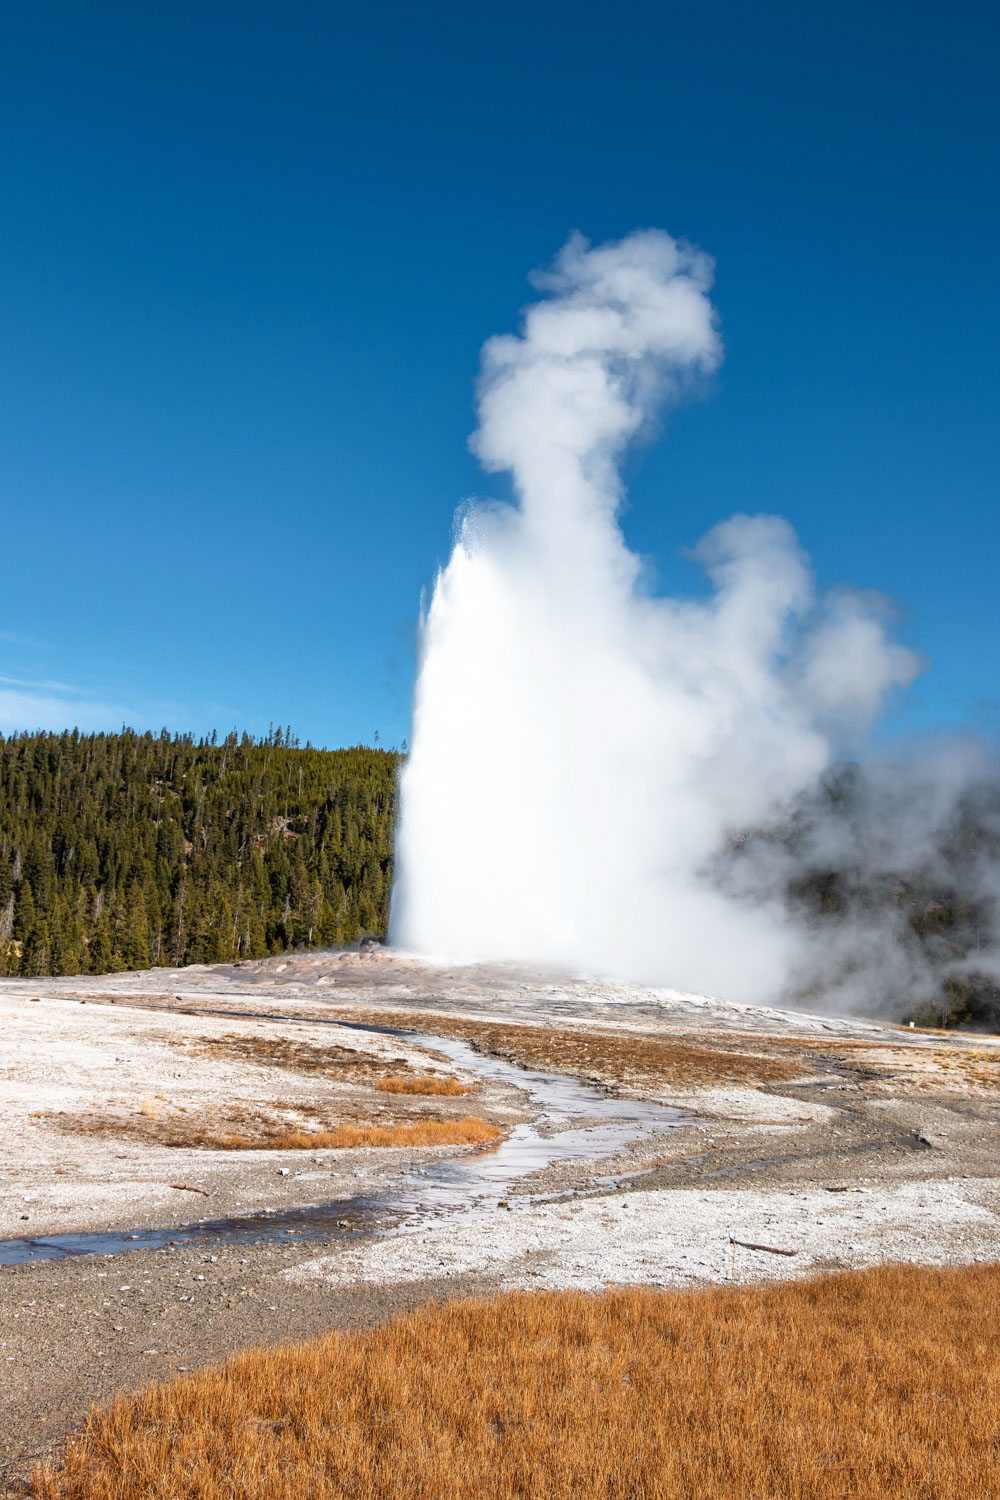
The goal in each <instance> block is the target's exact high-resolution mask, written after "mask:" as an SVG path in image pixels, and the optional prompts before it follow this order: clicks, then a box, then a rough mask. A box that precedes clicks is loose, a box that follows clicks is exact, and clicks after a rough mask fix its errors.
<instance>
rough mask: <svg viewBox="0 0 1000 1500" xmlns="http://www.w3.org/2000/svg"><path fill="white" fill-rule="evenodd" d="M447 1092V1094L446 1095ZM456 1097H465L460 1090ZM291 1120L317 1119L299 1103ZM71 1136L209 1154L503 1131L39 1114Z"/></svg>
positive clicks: (454, 1122) (152, 1110) (440, 1139)
mask: <svg viewBox="0 0 1000 1500" xmlns="http://www.w3.org/2000/svg"><path fill="white" fill-rule="evenodd" d="M448 1092H450V1091H448ZM460 1092H464V1091H462V1090H460ZM294 1113H295V1114H296V1115H306V1114H308V1115H313V1116H315V1115H320V1114H322V1111H321V1110H319V1109H317V1108H315V1107H312V1108H310V1106H308V1105H307V1104H305V1103H303V1102H297V1103H296V1104H295V1105H294ZM36 1118H39V1119H47V1120H49V1121H50V1122H51V1123H53V1124H55V1125H57V1126H58V1127H59V1128H60V1129H61V1130H65V1131H66V1132H68V1133H69V1134H75V1135H119V1136H122V1137H124V1138H126V1139H128V1140H130V1141H134V1142H140V1143H142V1144H144V1145H154V1146H169V1147H173V1148H176V1149H183V1150H189V1151H191V1150H208V1151H320V1150H329V1149H335V1150H336V1149H341V1150H348V1149H351V1148H356V1147H359V1146H468V1145H473V1144H489V1143H493V1142H496V1141H499V1140H500V1138H501V1136H502V1135H503V1131H502V1130H501V1129H500V1128H499V1127H498V1126H496V1125H491V1124H490V1123H489V1122H488V1121H486V1120H481V1119H479V1118H478V1117H477V1116H475V1115H468V1116H466V1117H465V1118H463V1119H451V1120H441V1119H432V1118H429V1117H428V1116H425V1115H418V1116H416V1117H415V1118H411V1119H403V1120H387V1121H379V1122H377V1123H360V1124H359V1123H358V1122H356V1121H342V1122H339V1123H337V1124H335V1125H329V1126H323V1125H313V1124H309V1125H305V1126H304V1125H302V1124H301V1123H300V1122H298V1121H293V1120H288V1119H284V1120H283V1119H281V1118H278V1117H276V1116H275V1115H273V1114H271V1115H265V1114H263V1113H261V1112H259V1111H253V1110H250V1109H247V1108H242V1107H241V1108H234V1109H230V1110H227V1111H217V1112H215V1113H214V1114H213V1115H211V1116H207V1117H206V1116H200V1115H188V1114H186V1113H173V1114H171V1115H169V1116H167V1117H164V1116H162V1115H161V1113H160V1107H159V1106H157V1105H156V1104H155V1103H151V1102H150V1100H149V1099H148V1098H147V1099H146V1100H144V1101H143V1106H142V1109H141V1110H140V1111H139V1113H138V1114H136V1115H129V1116H124V1117H122V1116H108V1115H59V1114H57V1115H39V1116H37V1117H36Z"/></svg>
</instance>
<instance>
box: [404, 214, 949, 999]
mask: <svg viewBox="0 0 1000 1500" xmlns="http://www.w3.org/2000/svg"><path fill="white" fill-rule="evenodd" d="M535 281H536V285H537V286H538V288H539V289H540V291H541V292H542V293H543V294H545V295H544V297H543V299H542V300H539V301H537V302H536V303H534V304H533V305H531V306H530V307H529V308H528V310H527V312H526V313H525V315H524V321H523V328H522V331H521V333H520V335H518V336H502V337H498V338H493V339H490V340H489V342H488V343H487V344H486V345H485V348H484V350H483V359H482V372H481V377H480V383H479V408H478V409H479V426H478V430H477V432H476V434H475V437H474V439H473V446H474V451H475V452H476V454H477V456H478V457H479V459H480V461H481V462H482V464H483V466H484V467H485V468H486V469H487V470H490V471H502V470H508V471H510V473H511V475H512V478H513V484H514V489H515V493H516V496H517V502H518V503H517V505H516V506H513V505H501V504H477V505H472V506H469V507H468V508H467V509H466V510H465V511H464V514H463V515H462V518H461V520H460V523H459V526H458V533H457V539H456V542H455V546H454V551H453V553H452V556H451V559H450V561H449V562H448V565H447V567H446V568H445V569H444V570H443V571H442V572H441V573H440V575H439V577H438V579H437V581H436V586H435V588H434V592H433V597H432V600H431V603H430V606H429V609H428V610H427V612H426V615H425V618H424V620H423V623H422V640H421V655H420V664H419V673H418V681H417V687H416V695H415V703H414V728H413V743H412V750H411V753H410V757H409V760H408V763H407V766H406V769H405V772H404V775H403V781H402V789H401V790H402V808H401V819H400V827H399V833H398V840H397V870H398V874H397V883H396V889H395V892H394V898H393V914H392V926H391V937H392V940H393V941H394V942H395V943H397V944H399V945H400V946H403V947H406V948H409V949H413V950H416V951H420V952H424V953H428V954H432V955H437V956H441V957H448V958H454V959H517V960H531V961H535V962H541V963H546V964H552V965H556V966H560V967H569V968H572V969H575V970H580V969H583V970H589V971H591V972H595V973H600V974H604V975H617V976H621V977H627V978H630V979H636V980H643V981H647V982H652V983H659V984H668V985H672V986H676V987H678V988H685V989H693V990H698V991H701V992H712V993H719V994H723V995H726V996H728V997H731V998H735V999H743V1000H762V999H766V1000H769V1001H774V1000H775V999H778V998H780V997H782V996H787V995H788V994H789V993H792V992H795V993H800V994H801V993H803V992H806V991H811V992H812V993H813V995H815V992H816V990H817V987H818V986H822V987H824V988H825V989H826V990H827V991H828V992H831V991H836V998H837V999H838V1000H839V1001H843V1000H845V999H848V1000H849V999H851V998H852V996H851V993H849V992H850V991H851V988H852V986H853V987H855V989H857V987H858V986H859V985H860V986H861V988H863V989H867V991H871V990H872V987H873V986H874V987H875V989H878V986H879V985H881V986H882V988H883V989H885V987H886V985H888V984H890V982H891V984H893V985H896V986H897V987H898V985H899V984H900V983H904V984H911V983H914V982H917V981H918V980H920V979H921V976H920V975H915V970H914V963H916V968H918V969H919V967H920V963H921V962H923V960H919V961H915V960H913V959H912V957H911V958H904V959H900V956H899V955H900V953H902V952H903V950H904V949H905V944H903V945H902V947H899V945H898V944H897V949H898V951H896V952H895V953H894V955H893V956H890V957H887V955H886V953H885V952H883V951H882V950H883V949H884V948H886V946H887V944H886V938H887V932H886V926H885V920H884V917H883V915H880V916H879V917H878V919H874V918H872V919H869V916H868V915H866V914H865V913H864V912H859V911H858V910H857V909H856V906H857V903H856V902H854V903H853V904H852V901H851V893H850V891H849V890H847V888H846V887H844V886H843V884H842V888H841V889H840V890H839V891H838V894H837V900H839V901H840V902H841V905H842V907H843V911H842V913H841V916H842V920H840V921H839V922H836V923H828V924H826V926H825V927H822V930H818V929H817V924H816V923H815V922H814V921H812V920H811V919H809V920H807V919H806V918H805V917H804V916H803V912H802V910H801V909H800V907H797V906H796V904H795V902H794V901H793V900H791V899H790V896H789V892H790V890H791V889H793V888H794V886H795V881H796V878H797V876H798V875H800V874H801V872H802V871H804V870H814V869H817V868H821V867H822V866H823V861H824V860H827V861H828V860H829V859H830V858H831V857H833V855H834V853H836V855H837V857H838V858H840V861H841V864H842V865H845V866H850V867H852V868H855V869H856V867H857V866H858V861H859V860H860V861H861V862H862V863H864V865H865V871H866V876H865V878H866V879H868V878H869V876H871V875H872V873H873V872H875V873H876V874H877V873H878V872H880V871H882V870H884V871H890V870H891V869H892V868H893V867H894V865H893V861H894V859H895V857H896V854H897V853H898V847H899V843H900V840H901V839H903V838H904V837H909V835H904V834H903V833H902V831H901V830H902V829H903V827H904V825H906V824H907V820H908V819H910V820H911V821H912V810H911V809H908V808H906V809H904V808H901V807H900V808H896V809H895V811H894V810H893V809H892V807H891V799H889V800H888V802H887V800H886V798H884V797H878V796H875V798H874V803H873V801H872V797H871V795H870V790H871V789H870V785H869V782H868V781H867V780H866V781H865V782H864V789H863V790H862V789H861V786H860V783H859V782H858V780H857V777H858V776H861V775H863V774H865V773H861V772H860V771H858V772H855V773H852V774H853V775H854V778H855V779H854V780H853V781H852V782H851V789H850V800H851V807H852V810H853V811H852V817H853V822H852V821H851V819H850V818H849V819H847V820H846V821H845V819H844V818H843V817H840V819H839V820H831V818H830V817H829V816H828V815H827V811H828V807H829V805H830V803H831V799H832V800H833V802H836V801H837V797H838V796H839V798H840V804H841V805H842V804H843V799H844V795H845V793H844V786H843V780H842V774H841V772H840V771H839V770H838V767H839V766H840V765H841V763H842V757H843V754H844V748H845V746H853V747H857V746H859V745H862V744H863V743H864V740H865V736H866V734H867V733H868V731H869V729H870V727H871V725H872V723H873V721H874V720H875V719H876V718H877V716H878V715H879V713H880V711H881V710H882V707H883V704H884V701H885V698H886V695H887V694H888V693H889V692H890V691H891V690H892V689H893V688H894V687H896V686H901V685H905V684H908V683H909V682H910V681H911V680H912V678H913V677H914V675H915V674H916V672H917V670H918V665H919V664H918V661H917V659H916V658H915V657H914V655H913V654H912V653H911V652H910V651H909V650H907V649H905V648H904V647H903V646H901V645H899V644H896V643H895V642H894V641H893V640H892V639H891V637H890V634H889V630H888V625H889V611H888V610H887V608H886V605H885V602H884V601H883V600H882V599H881V598H879V597H877V596H874V595H871V594H868V593H861V592H857V591H850V590H845V589H842V590H838V591H837V592H835V593H832V594H826V595H822V596H820V595H818V594H817V591H816V587H815V584H814V581H813V577H812V574H811V570H810V566H809V560H808V558H807V557H806V556H805V554H804V552H803V550H802V548H801V547H800V545H799V542H798V540H797V537H796V535H795V533H794V531H793V530H792V528H791V527H790V526H789V525H788V523H787V522H785V521H784V520H782V519H781V518H779V517H777V516H770V515H752V516H751V515H736V516H733V517H732V518H731V519H729V520H726V521H723V522H722V523H721V524H720V525H717V526H715V527H714V528H713V529H712V530H711V531H710V532H709V533H708V535H707V536H705V537H704V538H703V539H702V540H701V542H700V543H699V544H698V546H697V548H696V549H695V551H694V554H693V556H694V559H695V560H696V562H697V563H698V564H700V565H701V567H702V568H703V569H704V570H705V572H706V573H707V576H708V579H709V580H710V584H711V591H710V593H709V594H708V595H707V596H705V597H703V598H697V599H670V598H662V597H656V596H654V595H653V594H651V593H650V591H649V590H648V588H647V587H646V586H645V584H644V580H643V571H642V567H641V563H640V560H639V559H638V558H637V557H636V556H635V555H634V554H633V553H632V552H630V551H629V549H628V548H627V547H626V545H625V542H624V539H623V536H622V533H621V530H620V528H619V525H618V519H617V518H618V514H619V511H620V507H621V503H622V499H623V491H622V483H621V478H620V472H619V469H620V464H621V461H622V458H623V455H624V453H625V450H626V448H627V446H628V444H629V443H630V442H631V441H633V440H634V439H636V438H637V437H639V436H640V435H642V434H644V433H647V432H648V431H649V430H650V428H651V426H652V424H653V422H654V419H655V418H656V416H657V414H658V413H660V412H662V411H663V410H664V409H665V408H668V407H669V406H671V405H672V404H675V403H676V402H677V401H678V400H679V399H681V398H682V397H684V396H685V395H687V394H690V393H692V392H693V391H696V390H697V387H698V385H699V383H700V382H703V381H704V377H706V376H707V375H709V374H710V373H711V372H712V371H713V370H714V369H715V368H716V367H717V365H718V364H719V361H720V359H721V345H720V340H719V335H718V332H717V320H716V316H715V312H714V309H713V307H712V304H711V301H710V298H709V291H710V288H711V284H712V262H711V261H710V259H709V258H708V257H707V256H705V255H704V254H702V253H701V252H699V251H698V250H696V249H693V248H691V247H690V246H687V245H685V244H682V243H679V242H678V241H675V240H674V239H672V238H671V237H670V236H669V235H667V234H665V233H662V232H659V231H646V232H641V233H636V234H633V235H630V236H629V237H628V238H626V239H624V240H621V241H619V242H617V243H610V244H605V245H600V246H597V247H594V248H591V247H590V246H589V245H588V243H587V242H586V241H585V240H583V239H582V238H580V237H578V236H574V237H573V238H572V239H571V240H570V241H569V243H568V244H567V245H566V246H565V248H564V249H563V251H562V252H561V254H560V255H559V257H558V258H557V260H556V262H555V265H554V267H553V268H552V269H551V270H550V271H547V272H545V273H544V274H542V275H538V276H537V277H536V278H535ZM921 774H923V773H921ZM838 777H840V778H841V779H840V781H838ZM891 779H892V778H890V780H891ZM932 780H933V778H932ZM947 782H948V778H944V782H942V780H941V778H938V780H937V782H935V783H934V784H935V785H938V786H941V785H945V784H946V783H947ZM968 782H969V776H968V767H963V768H962V769H961V770H960V772H959V771H956V774H955V776H954V777H953V778H952V781H951V784H950V785H948V788H947V793H946V794H944V795H943V800H942V799H939V801H940V802H941V806H940V807H939V809H938V814H939V816H938V818H937V823H935V820H934V816H933V815H931V816H930V817H928V818H925V820H924V827H925V831H926V833H927V837H928V839H930V841H931V842H933V841H934V837H935V836H936V835H937V834H939V833H940V832H941V829H942V828H944V826H945V824H947V825H948V826H949V827H950V826H951V824H952V823H953V821H954V815H955V806H956V798H957V797H958V795H959V789H960V788H962V787H965V786H967V785H968ZM838 787H839V791H838ZM904 800H905V799H904ZM862 803H867V814H866V815H864V816H861V814H860V808H861V804H862ZM876 804H877V806H876ZM854 814H858V815H857V816H854ZM860 824H863V829H864V837H862V834H861V832H860V831H859V825H860ZM851 828H853V834H852V833H851V832H850V829H851ZM880 840H881V843H880V842H879V841H880ZM939 842H940V840H939ZM863 845H864V849H862V846H863ZM834 846H837V847H836V849H834ZM848 884H849V882H848ZM890 904H891V903H890ZM848 908H850V910H848ZM895 920H896V917H892V918H891V920H890V925H891V921H895ZM899 920H900V921H902V917H899ZM848 925H849V926H850V929H851V933H850V945H847V944H845V931H846V927H847V926H848ZM848 946H850V948H851V957H850V959H847V958H846V956H845V955H846V951H847V947H848ZM889 946H891V943H890V944H889ZM899 964H902V968H900V967H899ZM894 965H895V967H894ZM887 966H888V967H887ZM889 970H891V980H890V977H887V976H888V975H889ZM872 1003H873V1004H877V1003H878V1001H877V998H876V999H875V1000H874V1001H872Z"/></svg>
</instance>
